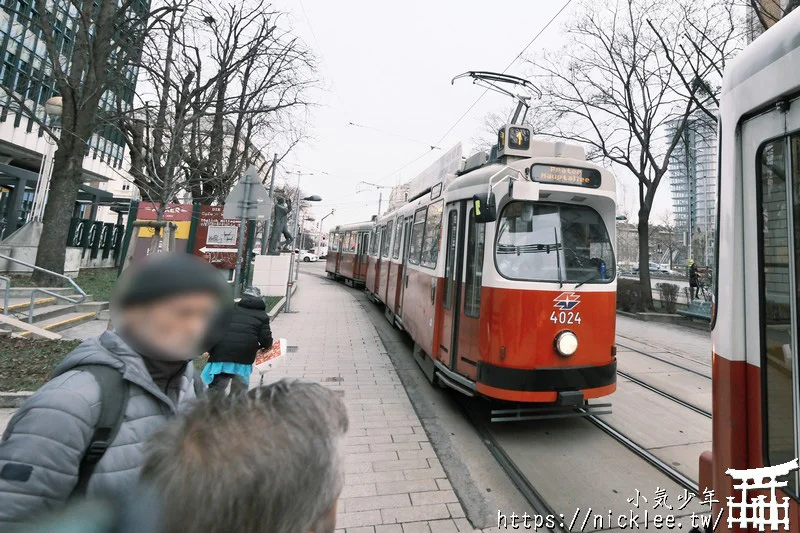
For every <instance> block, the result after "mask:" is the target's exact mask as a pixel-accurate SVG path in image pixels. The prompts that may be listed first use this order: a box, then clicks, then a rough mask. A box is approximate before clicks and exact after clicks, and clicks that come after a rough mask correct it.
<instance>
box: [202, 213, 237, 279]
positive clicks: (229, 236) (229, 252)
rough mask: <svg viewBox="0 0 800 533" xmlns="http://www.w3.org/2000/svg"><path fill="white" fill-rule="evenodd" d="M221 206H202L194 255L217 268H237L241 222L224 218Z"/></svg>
mask: <svg viewBox="0 0 800 533" xmlns="http://www.w3.org/2000/svg"><path fill="white" fill-rule="evenodd" d="M222 210H223V207H222V206H221V205H203V206H200V220H199V223H198V225H197V233H196V236H195V241H194V251H193V253H194V255H196V256H198V257H202V258H203V259H205V260H206V261H208V262H209V263H211V264H212V265H214V266H215V267H217V268H226V269H234V268H236V249H237V244H238V239H239V227H240V225H241V221H240V220H230V219H226V218H223V217H222Z"/></svg>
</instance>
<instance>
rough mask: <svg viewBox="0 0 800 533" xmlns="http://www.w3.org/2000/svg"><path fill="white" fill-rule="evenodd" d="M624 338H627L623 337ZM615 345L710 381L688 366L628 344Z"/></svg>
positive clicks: (703, 374)
mask: <svg viewBox="0 0 800 533" xmlns="http://www.w3.org/2000/svg"><path fill="white" fill-rule="evenodd" d="M617 336H618V337H622V335H619V334H617ZM624 338H627V337H624ZM630 340H634V339H630ZM634 342H638V341H634ZM616 344H617V346H621V347H622V348H624V349H626V350H628V351H631V352H634V353H638V354H640V355H644V356H645V357H649V358H650V359H654V360H656V361H660V362H662V363H666V364H668V365H670V366H674V367H675V368H680V369H681V370H684V371H686V372H689V373H691V374H694V375H696V376H700V377H704V378H706V379H711V376H709V375H708V374H706V373H704V372H701V371H699V370H695V369H694V368H689V367H688V366H685V365H681V364H679V363H676V362H675V361H670V360H669V359H665V358H663V357H659V356H657V355H654V354H651V353H649V352H646V351H644V350H640V349H638V348H634V347H633V346H630V345H628V344H624V343H621V342H619V341H617V343H616ZM670 353H671V352H670ZM671 355H674V356H675V357H680V358H681V359H686V360H687V361H692V362H693V363H695V364H697V365H700V366H708V365H705V364H703V363H699V362H697V361H694V360H692V359H689V358H688V357H684V356H682V355H678V354H672V353H671Z"/></svg>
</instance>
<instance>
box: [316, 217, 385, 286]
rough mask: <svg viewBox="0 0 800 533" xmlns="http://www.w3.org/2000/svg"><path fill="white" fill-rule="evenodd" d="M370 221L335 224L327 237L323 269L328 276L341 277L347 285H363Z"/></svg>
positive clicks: (370, 231)
mask: <svg viewBox="0 0 800 533" xmlns="http://www.w3.org/2000/svg"><path fill="white" fill-rule="evenodd" d="M373 229H374V224H373V223H372V222H359V223H356V224H347V225H343V226H336V228H335V229H334V230H333V231H331V233H330V236H329V238H328V243H329V244H328V257H327V259H326V261H325V271H326V272H327V273H328V277H330V278H334V279H342V280H344V281H345V282H346V283H347V284H348V285H350V286H353V287H356V286H363V285H364V283H365V282H366V280H367V270H368V267H369V265H368V260H369V255H368V252H369V246H370V236H371V234H372V231H373Z"/></svg>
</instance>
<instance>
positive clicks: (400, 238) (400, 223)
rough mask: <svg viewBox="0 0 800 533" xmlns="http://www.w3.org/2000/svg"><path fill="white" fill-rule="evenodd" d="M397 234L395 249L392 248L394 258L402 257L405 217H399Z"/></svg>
mask: <svg viewBox="0 0 800 533" xmlns="http://www.w3.org/2000/svg"><path fill="white" fill-rule="evenodd" d="M396 224H397V225H396V226H395V227H396V228H397V236H396V237H395V239H394V250H392V259H400V250H401V249H402V244H403V219H402V218H398V219H397V223H396Z"/></svg>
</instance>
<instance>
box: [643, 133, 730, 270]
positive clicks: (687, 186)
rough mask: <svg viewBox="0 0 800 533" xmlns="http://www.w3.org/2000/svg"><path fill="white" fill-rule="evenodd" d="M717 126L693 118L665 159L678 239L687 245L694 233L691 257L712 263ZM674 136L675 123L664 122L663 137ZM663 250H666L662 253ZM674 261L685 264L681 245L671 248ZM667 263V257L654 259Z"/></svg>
mask: <svg viewBox="0 0 800 533" xmlns="http://www.w3.org/2000/svg"><path fill="white" fill-rule="evenodd" d="M716 128H717V125H716V123H715V122H713V121H711V120H709V119H708V118H706V117H702V118H701V117H696V118H694V119H693V120H691V121H690V122H689V126H688V127H687V128H686V130H685V131H684V133H683V136H682V138H681V140H680V141H678V144H677V145H676V146H675V150H674V151H673V152H672V157H671V158H670V161H669V184H670V191H671V193H672V208H673V213H674V217H675V233H676V237H677V240H678V242H684V244H688V238H689V235H690V232H691V233H692V234H694V239H693V241H692V243H693V251H692V255H693V256H694V259H695V260H696V261H698V262H699V263H700V264H702V265H709V266H711V265H712V262H713V259H714V252H713V251H714V246H715V244H714V239H715V236H716V223H717V129H716ZM674 135H675V124H674V123H672V124H668V125H667V138H672V137H673V136H674ZM665 253H666V252H665ZM674 253H675V255H676V256H675V257H673V258H672V260H673V262H674V263H681V264H686V260H688V259H689V257H687V256H686V255H687V252H686V250H685V249H684V248H681V249H680V250H675V252H674ZM654 260H655V261H656V262H661V263H668V262H669V260H668V258H661V257H659V258H654Z"/></svg>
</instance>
